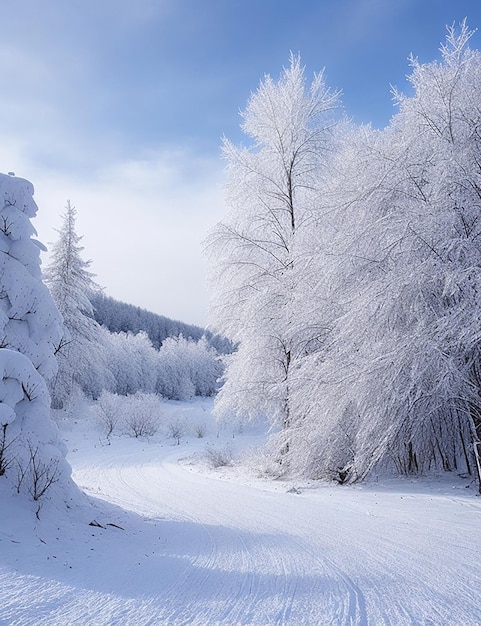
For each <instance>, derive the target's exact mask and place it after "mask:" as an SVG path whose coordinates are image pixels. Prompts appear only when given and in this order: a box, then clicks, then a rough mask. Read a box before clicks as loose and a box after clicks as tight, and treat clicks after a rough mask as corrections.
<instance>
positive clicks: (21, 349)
mask: <svg viewBox="0 0 481 626" xmlns="http://www.w3.org/2000/svg"><path fill="white" fill-rule="evenodd" d="M36 212H37V206H36V204H35V202H34V200H33V185H32V184H31V183H30V182H28V181H26V180H23V179H21V178H16V177H13V176H6V175H4V174H0V426H1V432H0V439H1V444H0V449H1V455H2V457H3V458H2V459H0V468H1V471H0V474H1V476H2V477H6V479H7V480H8V481H9V483H10V484H11V485H15V486H16V488H17V490H18V491H19V492H20V491H26V492H27V493H29V494H30V495H31V496H32V498H33V499H34V500H38V499H39V498H40V497H42V496H43V495H44V493H45V491H46V490H48V489H49V487H50V486H52V485H53V484H54V483H56V482H60V483H63V484H66V482H67V481H68V478H69V468H68V465H67V463H66V462H65V459H64V454H63V451H62V449H63V447H62V443H61V441H60V439H59V436H58V431H57V428H56V426H55V425H54V423H53V422H52V420H51V418H50V397H49V393H48V390H47V387H46V384H45V380H50V379H51V378H52V377H53V376H54V375H55V373H56V368H57V363H56V359H55V351H56V348H57V346H58V344H59V342H60V338H61V318H60V315H59V313H58V310H57V308H56V307H55V304H54V302H53V300H52V298H51V296H50V293H49V291H48V289H47V287H46V286H45V285H44V284H43V283H42V279H41V272H40V248H42V245H41V244H39V242H37V241H36V240H35V239H33V238H32V236H33V235H35V234H36V233H35V229H34V228H33V226H32V224H31V222H30V218H32V217H34V216H35V215H36Z"/></svg>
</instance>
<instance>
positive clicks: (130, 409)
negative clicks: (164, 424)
mask: <svg viewBox="0 0 481 626" xmlns="http://www.w3.org/2000/svg"><path fill="white" fill-rule="evenodd" d="M125 403H126V404H125V409H124V410H125V415H126V418H125V425H126V428H127V434H129V435H130V436H131V437H136V438H140V437H146V438H149V437H153V436H154V435H155V433H156V432H157V431H158V430H159V416H160V402H159V398H158V396H156V395H155V394H151V393H136V394H134V395H133V396H128V397H127V398H126V400H125Z"/></svg>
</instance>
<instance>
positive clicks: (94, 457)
mask: <svg viewBox="0 0 481 626" xmlns="http://www.w3.org/2000/svg"><path fill="white" fill-rule="evenodd" d="M210 408H211V402H210V401H208V400H198V401H196V402H194V403H190V404H182V403H173V402H171V403H166V405H165V410H166V411H170V412H171V413H172V414H175V415H178V416H179V415H180V416H182V417H183V418H184V419H186V420H188V421H189V422H190V423H191V424H192V425H197V426H196V428H197V430H198V425H199V424H201V423H202V424H204V423H205V424H206V435H205V437H204V438H197V437H196V436H195V434H194V432H193V431H191V432H190V434H189V435H188V436H185V437H183V438H182V440H181V443H180V445H176V442H175V441H174V440H173V439H168V438H166V437H165V436H164V437H161V436H158V437H157V438H156V439H155V440H150V441H142V440H137V439H130V438H126V437H123V438H120V437H114V438H113V439H112V443H111V445H106V442H105V440H104V439H103V437H102V434H101V432H100V431H99V430H98V428H97V427H96V426H95V424H94V423H93V422H92V423H89V422H87V426H88V427H87V428H86V427H85V426H86V424H85V421H84V422H83V423H81V422H80V421H79V422H78V423H77V424H74V425H72V426H70V427H68V428H67V427H65V425H64V428H63V434H64V436H65V438H66V439H67V443H68V446H69V449H70V453H69V457H68V460H69V462H70V463H71V464H72V467H73V476H74V478H75V480H76V481H77V483H78V484H79V485H80V486H81V487H82V489H83V490H84V491H85V492H86V493H87V494H88V497H87V496H86V497H85V499H84V501H83V502H82V501H81V502H80V503H78V504H76V505H72V506H74V508H72V509H71V510H70V511H68V512H65V510H62V509H57V508H55V506H54V505H53V504H52V503H49V502H45V504H44V506H43V509H42V511H41V513H40V520H37V519H36V517H35V514H34V510H33V508H32V510H30V509H29V507H28V505H27V504H26V503H25V501H24V500H21V499H7V500H5V499H4V498H1V500H0V501H1V502H2V511H1V515H0V624H2V625H7V624H8V625H16V626H27V625H28V626H31V625H33V624H35V625H39V626H40V625H44V626H47V625H48V626H54V625H65V626H66V625H72V624H77V625H95V626H101V625H105V626H106V625H113V624H118V625H120V624H122V625H123V626H124V625H125V626H127V625H135V626H136V625H147V624H150V625H170V624H172V625H177V624H179V625H180V624H184V625H206V626H207V625H208V626H213V625H215V624H222V625H226V626H233V625H236V624H256V625H262V626H268V625H270V624H291V625H293V626H298V625H302V624H309V625H311V624H312V625H315V626H318V625H322V624H326V625H327V624H329V625H337V624H375V625H381V624H392V625H397V624H436V625H441V624H446V625H448V624H449V625H450V626H451V625H459V626H469V625H475V624H480V623H481V596H480V594H479V588H480V582H481V561H480V558H479V555H480V554H481V499H480V498H477V497H476V496H475V487H474V485H470V484H469V483H468V482H467V481H465V480H462V479H460V478H459V477H457V476H456V475H453V476H448V477H446V476H445V477H442V478H439V479H430V480H429V481H421V480H413V481H383V482H382V483H378V484H376V483H371V484H370V485H365V486H357V487H338V486H326V485H315V484H286V483H283V482H279V481H268V480H265V479H262V478H257V477H254V476H252V475H251V474H249V473H248V472H247V471H246V470H245V469H242V467H241V466H240V465H236V464H234V466H233V467H222V468H219V469H212V468H210V467H209V466H208V464H207V457H206V456H205V451H206V449H210V450H213V451H217V452H222V453H223V454H227V450H228V449H229V450H231V451H232V453H233V456H234V457H235V456H236V454H238V452H239V451H241V450H244V449H246V448H248V447H249V446H251V445H252V444H253V443H255V442H258V441H259V439H260V436H259V435H257V434H256V432H255V430H244V432H243V433H233V432H232V430H231V429H227V428H226V429H221V430H219V429H218V428H216V427H215V426H214V425H213V423H212V421H211V418H210V414H209V411H210ZM85 419H87V420H88V419H90V418H85ZM233 435H234V438H233ZM0 486H1V485H0ZM4 503H5V504H4ZM91 524H93V525H91Z"/></svg>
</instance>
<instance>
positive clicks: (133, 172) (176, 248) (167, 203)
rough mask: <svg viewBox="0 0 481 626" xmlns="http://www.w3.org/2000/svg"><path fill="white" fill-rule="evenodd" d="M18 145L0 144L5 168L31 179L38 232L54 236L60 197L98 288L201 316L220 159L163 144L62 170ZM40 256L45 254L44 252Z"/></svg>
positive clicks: (166, 310) (173, 313)
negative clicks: (70, 211) (205, 246)
mask: <svg viewBox="0 0 481 626" xmlns="http://www.w3.org/2000/svg"><path fill="white" fill-rule="evenodd" d="M24 148H25V146H22V145H21V144H19V143H17V142H13V141H11V142H10V143H9V144H8V145H5V144H4V145H3V146H2V147H1V148H0V162H1V163H2V164H5V166H4V167H3V169H4V170H5V171H15V173H16V174H17V175H18V176H23V177H25V178H28V179H29V180H31V181H32V182H33V184H34V186H35V199H36V201H37V204H38V207H39V212H38V215H37V217H36V218H35V219H34V225H35V227H36V229H37V231H38V236H39V239H40V240H41V241H42V242H43V243H45V244H48V243H49V242H52V241H55V240H56V238H57V234H56V232H55V230H54V229H55V228H59V227H60V225H61V218H60V215H61V214H62V213H63V212H64V207H65V204H66V201H67V200H70V201H71V202H72V204H74V205H75V207H76V208H77V232H78V234H79V235H82V236H83V241H82V244H83V245H84V247H85V251H84V258H85V259H91V260H92V268H91V269H92V271H93V272H94V273H95V274H96V275H97V282H98V283H99V284H101V285H102V286H104V287H105V288H106V293H107V294H108V295H111V296H113V297H115V298H117V299H120V300H123V301H125V302H130V303H132V304H135V305H138V306H141V307H143V308H146V309H149V310H152V311H155V312H157V313H160V314H162V315H166V316H168V317H173V318H175V319H180V320H182V321H186V322H189V323H197V324H202V325H204V324H206V323H207V303H208V294H207V287H206V282H205V273H206V264H205V260H204V258H203V255H202V241H203V239H204V238H205V236H206V233H207V231H208V230H209V229H210V228H211V227H212V226H213V225H214V224H215V223H216V222H217V221H218V220H219V219H221V217H222V214H223V194H222V190H221V182H222V177H223V173H222V163H221V162H220V159H219V160H207V159H202V158H199V157H196V156H194V155H192V154H189V153H188V152H187V151H167V150H165V151H163V152H158V153H155V154H154V153H151V154H149V155H145V156H143V157H142V158H138V159H135V158H132V159H129V160H127V161H118V162H111V163H106V164H105V165H103V166H100V167H98V168H97V169H94V168H93V169H92V171H91V173H90V174H89V175H86V174H85V173H83V172H82V171H77V172H73V173H72V172H71V173H65V172H63V171H54V170H51V169H49V168H43V167H42V165H41V164H39V163H35V164H33V163H32V162H31V161H30V160H29V159H28V158H26V155H25V152H24ZM43 262H44V264H46V263H47V262H48V257H46V258H44V261H43Z"/></svg>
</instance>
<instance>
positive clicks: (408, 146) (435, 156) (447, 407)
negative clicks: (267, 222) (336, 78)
mask: <svg viewBox="0 0 481 626" xmlns="http://www.w3.org/2000/svg"><path fill="white" fill-rule="evenodd" d="M469 36H470V33H469V30H468V29H467V27H466V24H463V25H462V26H461V29H460V32H459V33H456V32H455V30H454V29H449V32H448V38H447V42H446V44H445V45H443V46H442V49H441V52H442V62H433V63H429V64H425V65H421V64H419V62H418V61H417V60H416V59H414V58H413V59H412V74H411V77H410V81H411V84H412V87H413V95H412V96H409V97H407V96H403V95H400V94H398V101H399V107H400V110H399V113H398V114H397V115H396V116H395V117H394V118H393V120H392V122H391V124H390V125H389V127H388V128H387V129H385V130H384V131H382V132H365V131H364V132H363V136H364V139H365V149H364V151H361V152H358V153H357V156H355V158H354V159H351V160H349V156H348V153H347V152H346V153H344V154H343V155H341V156H342V158H343V160H344V162H345V163H349V166H348V168H347V169H346V172H345V183H344V187H345V189H347V190H349V189H350V180H353V179H355V180H356V181H357V184H358V185H359V189H358V190H357V194H354V196H353V195H351V196H349V197H348V196H346V195H345V193H344V195H343V192H342V191H340V192H339V201H338V204H339V206H340V207H342V208H343V209H346V207H348V208H349V210H344V216H345V219H344V221H343V225H344V226H345V238H344V242H343V243H342V245H341V244H340V245H339V246H338V250H337V254H336V258H337V259H338V265H339V267H338V269H337V273H338V277H339V276H340V277H342V288H340V290H339V292H338V296H339V297H338V301H339V302H340V303H341V306H340V309H339V316H338V319H337V320H336V321H335V324H334V325H333V330H332V333H331V335H330V341H329V344H328V345H327V346H326V349H325V350H324V351H323V353H321V354H319V355H315V356H312V357H309V358H308V359H306V360H305V361H304V362H303V364H302V367H301V369H300V376H299V381H300V382H299V386H298V387H297V393H296V410H297V411H298V412H299V416H301V417H302V420H300V419H299V420H298V421H297V422H296V424H297V426H298V428H297V431H296V433H294V434H293V439H292V441H293V443H292V446H291V453H292V466H294V465H296V466H297V468H298V470H299V471H302V472H304V473H309V474H310V475H320V476H326V475H329V474H331V475H334V474H335V473H336V472H337V474H338V477H339V478H340V479H342V480H344V479H350V480H355V479H362V478H364V477H365V476H367V475H369V473H370V472H372V471H373V470H374V469H377V470H386V469H391V470H395V471H398V472H401V473H409V472H424V471H428V470H433V469H444V470H454V469H458V470H459V469H461V470H463V471H466V470H468V471H469V472H473V471H475V470H476V467H477V461H476V454H475V452H476V451H477V450H478V449H479V440H480V425H481V419H480V416H481V393H480V392H481V387H480V385H481V379H480V365H479V364H480V357H481V354H480V340H481V336H480V332H479V320H480V319H481V309H480V298H479V294H480V293H481V284H480V282H479V281H480V275H481V274H480V268H481V247H480V236H481V230H480V224H481V222H480V215H481V213H480V210H481V168H480V163H481V153H480V146H481V143H480V132H479V129H480V128H481V109H480V107H479V102H480V101H481V88H480V85H481V54H480V53H479V52H477V51H472V50H470V49H469V47H468V45H467V42H468V40H469ZM351 156H352V155H351ZM349 169H350V170H351V172H350V173H349ZM331 279H333V281H332V282H333V283H334V285H335V284H336V271H335V270H333V271H332V274H331ZM337 284H338V285H339V284H340V282H339V281H338V282H337ZM301 381H302V382H301ZM294 440H295V441H294Z"/></svg>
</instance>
